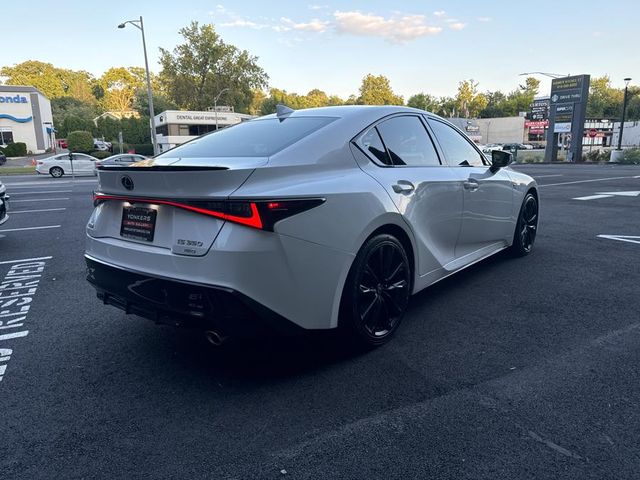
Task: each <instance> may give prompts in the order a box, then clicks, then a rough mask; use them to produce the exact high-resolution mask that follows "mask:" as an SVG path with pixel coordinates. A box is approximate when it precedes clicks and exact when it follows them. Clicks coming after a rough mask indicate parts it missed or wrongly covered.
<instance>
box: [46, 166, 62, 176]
mask: <svg viewBox="0 0 640 480" xmlns="http://www.w3.org/2000/svg"><path fill="white" fill-rule="evenodd" d="M49 175H51V176H52V177H53V178H60V177H61V176H63V175H64V170H62V168H60V167H51V168H50V169H49Z"/></svg>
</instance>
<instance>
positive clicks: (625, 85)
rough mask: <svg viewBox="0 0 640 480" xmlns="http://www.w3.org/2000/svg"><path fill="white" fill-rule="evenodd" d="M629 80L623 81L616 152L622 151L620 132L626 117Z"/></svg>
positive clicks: (622, 130)
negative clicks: (622, 98)
mask: <svg viewBox="0 0 640 480" xmlns="http://www.w3.org/2000/svg"><path fill="white" fill-rule="evenodd" d="M630 81H631V79H630V78H625V79H624V100H623V101H622V120H621V121H620V135H619V136H618V148H617V149H616V150H622V132H624V119H625V117H626V116H627V100H628V96H629V82H630Z"/></svg>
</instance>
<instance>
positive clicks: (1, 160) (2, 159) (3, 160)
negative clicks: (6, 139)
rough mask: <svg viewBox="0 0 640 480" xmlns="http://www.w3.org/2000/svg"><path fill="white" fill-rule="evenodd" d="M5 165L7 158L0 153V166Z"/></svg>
mask: <svg viewBox="0 0 640 480" xmlns="http://www.w3.org/2000/svg"><path fill="white" fill-rule="evenodd" d="M5 163H7V156H6V155H5V154H4V153H2V152H0V165H4V164H5Z"/></svg>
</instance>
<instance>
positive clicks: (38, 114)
mask: <svg viewBox="0 0 640 480" xmlns="http://www.w3.org/2000/svg"><path fill="white" fill-rule="evenodd" d="M17 142H23V143H26V145H27V151H28V152H32V153H43V152H45V151H46V150H47V149H49V148H52V147H53V145H54V142H55V130H54V128H53V115H52V113H51V102H49V99H48V98H47V97H45V96H44V95H43V94H42V92H41V91H40V90H38V89H37V88H34V87H24V86H17V85H0V146H6V145H8V144H9V143H17Z"/></svg>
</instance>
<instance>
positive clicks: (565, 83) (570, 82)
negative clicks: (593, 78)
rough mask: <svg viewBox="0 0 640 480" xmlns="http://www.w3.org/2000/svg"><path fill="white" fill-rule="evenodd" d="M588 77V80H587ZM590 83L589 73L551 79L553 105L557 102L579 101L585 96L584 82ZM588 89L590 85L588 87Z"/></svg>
mask: <svg viewBox="0 0 640 480" xmlns="http://www.w3.org/2000/svg"><path fill="white" fill-rule="evenodd" d="M585 77H586V80H585ZM585 81H586V83H587V84H588V83H589V75H574V76H573V77H562V78H554V79H553V80H552V81H551V95H550V98H551V105H554V104H556V103H579V102H582V98H583V96H584V91H583V90H584V88H583V85H584V83H585ZM587 91H588V87H587Z"/></svg>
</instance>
